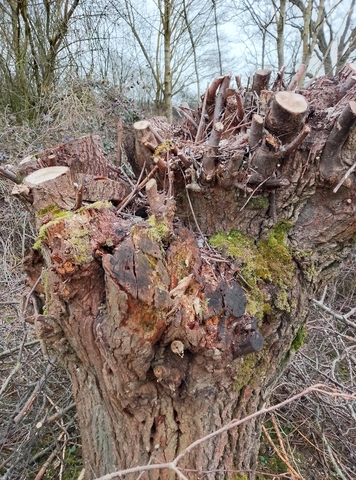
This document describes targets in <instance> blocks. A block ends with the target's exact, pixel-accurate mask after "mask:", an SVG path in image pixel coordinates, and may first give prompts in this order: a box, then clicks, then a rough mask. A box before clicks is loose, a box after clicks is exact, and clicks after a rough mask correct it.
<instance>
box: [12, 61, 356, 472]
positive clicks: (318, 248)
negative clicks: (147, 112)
mask: <svg viewBox="0 0 356 480" xmlns="http://www.w3.org/2000/svg"><path fill="white" fill-rule="evenodd" d="M347 72H349V76H352V75H353V70H352V69H349V70H347V69H346V70H345V69H344V70H343V71H342V81H343V85H346V83H347V81H348V74H347ZM264 73H266V72H264ZM266 78H267V77H265V79H266ZM229 82H230V75H226V76H224V77H220V78H219V79H217V80H216V81H214V82H212V85H211V87H210V88H209V89H208V91H207V92H206V94H205V96H206V111H205V109H203V111H201V110H200V111H199V110H197V111H196V112H193V113H194V114H192V115H193V117H194V119H197V122H196V123H197V125H200V126H201V128H199V129H198V130H199V141H196V139H195V138H194V134H197V131H196V129H193V130H192V124H191V122H189V120H188V119H187V120H185V123H184V124H181V125H168V123H167V122H166V121H165V119H164V118H163V117H159V118H156V119H153V120H152V121H146V120H145V121H140V122H137V123H136V124H135V125H134V127H133V134H132V137H131V138H128V139H126V140H125V145H126V147H127V154H128V160H129V161H130V163H131V164H132V167H133V169H134V171H135V172H136V174H137V175H139V174H141V175H146V174H147V175H149V179H148V178H147V177H146V179H140V182H141V183H142V185H143V184H145V185H146V194H147V209H148V210H149V211H150V213H151V216H150V217H149V219H148V220H144V219H142V218H140V217H138V216H136V217H135V216H134V215H130V214H129V213H127V214H126V215H125V216H123V215H122V214H121V213H120V212H121V208H119V210H116V208H115V205H122V204H126V202H127V201H132V199H131V197H130V196H129V195H130V194H129V191H128V187H127V185H126V184H125V182H124V181H122V180H120V179H119V180H117V179H116V180H114V179H111V178H108V172H109V171H110V168H109V167H108V165H107V163H106V159H105V156H104V155H103V154H102V152H101V149H100V144H99V141H98V139H95V138H92V137H83V138H82V139H78V140H75V141H73V142H71V143H70V144H65V145H62V146H59V147H58V148H56V149H52V150H51V151H47V152H43V153H42V154H41V156H40V158H37V157H29V158H27V159H25V160H24V161H23V162H22V163H21V164H20V167H19V170H20V172H22V174H23V176H25V179H24V182H23V184H21V185H16V186H15V188H14V194H16V195H18V196H20V197H21V196H22V198H26V199H27V200H28V199H31V203H32V208H33V209H34V210H35V212H36V223H37V227H38V229H39V236H38V239H37V242H36V244H35V246H34V248H35V249H34V250H32V253H31V254H30V255H29V257H28V258H27V259H26V262H25V269H26V271H27V272H28V275H29V283H30V284H31V285H33V284H34V280H33V279H35V278H38V272H39V271H40V270H41V269H42V281H41V282H40V284H39V285H38V287H37V293H38V295H39V297H40V299H41V301H42V302H43V309H42V310H43V311H41V312H40V314H41V322H42V321H43V322H44V323H46V316H48V323H49V324H50V323H51V322H52V323H53V321H54V320H53V319H55V322H56V324H57V325H58V328H57V329H56V333H55V334H53V335H48V336H47V337H46V338H45V341H46V343H47V345H48V348H49V349H52V350H54V351H56V352H57V355H58V356H59V357H60V358H61V359H62V361H63V362H64V363H65V365H66V366H67V368H68V370H69V372H70V375H71V378H72V381H73V390H74V395H75V399H76V403H77V410H78V418H79V423H80V428H81V433H82V442H83V452H84V453H83V454H84V462H85V471H86V478H87V479H91V478H95V477H97V476H100V475H103V474H105V473H109V472H112V471H115V470H118V469H124V468H129V467H132V466H136V465H143V464H146V463H148V462H149V461H152V460H154V461H155V462H160V463H164V462H169V461H172V460H173V459H174V458H175V457H176V455H177V454H178V453H179V452H181V451H182V450H183V449H184V448H186V447H187V446H188V445H189V444H190V443H192V442H193V441H194V440H196V439H197V438H199V437H201V436H203V435H206V434H207V433H210V432H211V431H213V430H216V429H217V428H219V427H221V426H222V425H224V424H227V423H228V422H230V421H231V420H232V419H233V418H241V417H243V416H245V415H247V414H249V413H252V412H254V411H256V410H257V409H258V408H260V407H261V406H262V405H263V404H264V403H265V402H268V399H269V396H270V391H271V389H272V388H273V384H274V382H275V381H276V380H277V379H278V376H279V375H280V373H281V372H282V371H283V368H284V366H285V365H286V364H287V362H288V361H289V359H290V358H291V356H292V355H293V340H294V338H295V337H296V335H297V333H298V331H299V329H300V327H301V325H302V324H303V322H304V321H305V318H306V312H307V308H308V302H309V300H310V298H311V297H312V296H313V295H314V294H315V292H316V291H317V290H318V289H319V288H320V287H321V286H322V285H323V284H324V283H325V282H327V281H328V280H329V278H330V277H331V275H332V274H333V272H335V270H336V269H337V263H338V262H340V261H341V260H342V259H344V258H346V257H347V255H348V254H349V252H350V246H351V243H352V238H353V236H354V233H355V231H356V222H355V216H356V209H355V206H354V205H355V201H356V194H355V174H354V172H353V171H352V170H351V171H350V172H348V175H346V176H345V174H346V172H347V171H348V170H349V169H350V163H351V164H353V163H354V161H353V162H352V158H353V157H352V155H351V153H350V152H351V151H352V148H353V145H354V143H355V142H356V140H355V133H354V130H353V126H354V117H355V102H354V101H353V100H352V99H350V98H349V96H350V92H351V91H352V89H353V88H354V87H353V83H352V82H349V85H350V89H351V90H350V91H348V92H347V93H345V95H343V96H342V98H341V97H340V91H339V85H338V84H337V82H333V81H330V80H328V79H326V78H325V77H324V78H322V79H318V80H317V81H316V83H315V84H313V85H311V86H310V87H309V88H307V89H303V90H297V91H296V92H291V91H288V90H279V91H278V92H275V91H270V92H267V93H268V97H269V98H270V100H269V102H266V103H265V104H264V106H263V108H264V109H266V110H265V112H263V111H260V110H259V106H260V103H259V102H263V98H265V93H264V94H263V95H262V94H261V98H260V99H258V98H256V99H254V100H253V102H255V104H253V105H252V106H253V108H250V107H249V108H245V111H244V112H243V114H241V108H243V107H242V105H243V103H245V105H246V102H242V101H241V102H239V103H238V102H235V103H234V102H232V101H231V98H232V97H233V98H234V95H235V93H234V91H232V90H231V89H229V88H228V87H229ZM263 85H264V86H263V88H265V87H266V86H267V83H264V84H263ZM325 85H326V86H327V87H325ZM322 86H323V88H324V89H325V88H328V89H329V97H327V96H325V95H324V96H323V95H319V92H320V90H319V89H320V88H321V87H322ZM279 88H281V86H279ZM264 92H266V91H265V90H264ZM240 94H241V95H242V90H241V89H240V92H239V95H240ZM248 94H249V92H246V95H248ZM266 98H267V97H266ZM229 99H230V100H229ZM331 107H332V109H333V111H332V112H331V115H330V108H331ZM256 112H258V113H256ZM200 114H201V115H204V117H203V118H200V116H199V115H200ZM206 114H207V115H206ZM333 115H334V117H333ZM206 116H209V121H208V120H207V118H206ZM193 117H192V118H193ZM326 120H327V121H326ZM202 129H204V130H205V131H202ZM187 132H189V133H187ZM203 138H205V139H206V140H205V141H203V140H202V139H203ZM130 152H131V153H130ZM49 165H51V166H49ZM43 167H44V168H43ZM153 169H154V172H155V174H154V175H155V176H154V178H152V174H150V172H151V171H152V170H153ZM330 172H331V173H330ZM48 175H49V176H48ZM331 177H332V180H331ZM343 177H345V178H343ZM75 184H78V185H80V186H81V187H82V188H83V196H82V204H83V206H82V207H81V208H79V209H77V208H75V207H74V205H75V203H76V200H77V198H78V197H77V194H76V192H77V190H76V188H77V187H75ZM336 184H339V186H338V188H337V189H334V192H333V190H332V189H333V187H335V185H336ZM101 196H102V197H103V198H102V199H104V200H109V201H110V202H112V203H109V202H101V201H98V200H100V197H101ZM127 198H128V199H129V200H127ZM93 202H96V203H93ZM113 205H114V206H113ZM194 231H198V233H194ZM206 236H209V237H211V238H210V244H208V245H207V242H206ZM260 432H261V419H255V420H253V421H251V422H249V423H247V424H242V425H241V426H240V427H239V428H237V429H236V430H233V431H230V432H229V433H228V434H227V433H226V434H224V435H222V436H220V437H216V438H214V439H211V440H210V441H208V442H206V443H205V444H201V445H199V446H198V447H197V448H196V449H193V450H192V451H191V452H190V453H189V454H188V455H186V456H184V457H183V458H182V459H181V461H180V462H179V467H182V468H190V469H194V468H196V469H202V470H211V471H219V473H214V474H211V475H212V476H211V478H218V479H219V478H221V479H223V478H226V473H224V472H225V470H229V469H232V468H235V469H238V470H254V469H255V467H256V462H257V452H258V444H259V436H260ZM189 475H190V476H189V478H200V474H199V472H197V473H196V474H195V473H192V472H191V473H190V474H189ZM128 478H135V477H134V476H133V475H132V476H128ZM143 478H147V479H148V478H150V479H173V478H175V473H174V472H171V471H165V470H161V471H150V473H149V475H148V474H145V475H144V476H143ZM249 478H251V479H253V478H254V475H253V473H249Z"/></svg>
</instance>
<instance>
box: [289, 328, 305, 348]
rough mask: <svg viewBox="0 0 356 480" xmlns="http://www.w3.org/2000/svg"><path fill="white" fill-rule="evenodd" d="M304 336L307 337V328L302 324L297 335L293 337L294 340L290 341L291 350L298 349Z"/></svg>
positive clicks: (302, 342) (303, 340)
mask: <svg viewBox="0 0 356 480" xmlns="http://www.w3.org/2000/svg"><path fill="white" fill-rule="evenodd" d="M306 337H307V329H306V328H305V326H304V325H302V326H301V327H300V328H299V330H298V332H297V335H296V336H295V337H294V340H293V342H292V345H291V347H290V349H291V350H292V351H293V352H297V351H298V350H299V349H300V347H301V346H302V345H303V344H304V342H305V339H306Z"/></svg>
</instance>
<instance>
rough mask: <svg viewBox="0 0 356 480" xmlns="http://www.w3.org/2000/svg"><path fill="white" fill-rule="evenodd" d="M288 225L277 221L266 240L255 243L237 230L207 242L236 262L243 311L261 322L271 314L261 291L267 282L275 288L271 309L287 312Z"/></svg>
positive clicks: (289, 278) (291, 270)
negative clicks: (243, 295) (243, 296)
mask: <svg viewBox="0 0 356 480" xmlns="http://www.w3.org/2000/svg"><path fill="white" fill-rule="evenodd" d="M290 228H291V224H289V223H286V222H281V223H279V224H277V225H275V227H274V228H273V229H272V230H271V231H270V232H269V236H268V238H266V239H264V240H261V241H259V242H258V243H256V242H255V241H254V240H253V239H252V238H250V237H248V236H246V235H245V234H243V233H242V232H240V231H238V230H231V231H230V233H229V234H225V233H218V234H217V235H215V236H213V237H212V238H211V239H210V243H211V245H212V246H214V247H216V248H218V249H219V250H222V251H224V252H225V253H226V254H228V255H231V256H232V257H234V258H235V259H236V260H237V264H238V266H239V267H240V273H238V277H239V280H241V281H242V282H243V283H244V286H245V287H247V290H248V291H247V294H246V298H247V311H248V313H250V314H251V315H254V316H256V317H257V318H259V319H262V317H263V315H264V314H265V313H272V306H271V299H270V296H269V294H268V292H267V289H266V288H264V286H266V285H267V284H269V283H272V284H273V285H275V286H276V287H278V292H277V293H276V299H275V301H274V305H273V307H274V308H276V309H278V310H282V311H290V303H289V300H288V294H287V292H288V287H290V286H291V285H293V274H294V262H293V257H292V255H291V253H290V251H289V249H288V247H287V246H286V245H285V239H286V236H287V233H288V231H289V229H290Z"/></svg>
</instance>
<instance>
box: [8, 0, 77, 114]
mask: <svg viewBox="0 0 356 480" xmlns="http://www.w3.org/2000/svg"><path fill="white" fill-rule="evenodd" d="M78 5H79V0H73V1H72V2H70V1H65V2H62V1H55V2H48V1H45V0H43V1H42V2H40V3H38V2H33V1H30V2H28V1H26V0H23V1H14V0H6V1H5V2H2V3H1V4H0V14H1V16H2V22H1V23H0V43H1V44H2V49H1V56H0V69H1V70H0V71H1V76H2V81H3V88H4V89H5V91H7V95H8V99H9V103H10V105H11V107H12V108H13V109H14V110H25V111H26V110H27V111H29V108H30V106H31V105H32V106H33V104H34V102H35V99H38V98H40V96H41V95H43V94H44V93H45V92H46V91H48V90H49V88H51V87H52V86H53V84H54V81H55V79H56V78H57V75H58V68H57V67H58V65H57V62H58V58H59V56H60V54H61V50H62V48H63V45H64V42H65V39H66V37H67V34H68V31H69V28H70V23H71V21H72V19H73V15H74V12H75V11H76V9H77V7H78Z"/></svg>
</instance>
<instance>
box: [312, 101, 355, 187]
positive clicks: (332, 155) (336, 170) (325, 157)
mask: <svg viewBox="0 0 356 480" xmlns="http://www.w3.org/2000/svg"><path fill="white" fill-rule="evenodd" d="M355 119H356V102H354V101H351V102H349V103H348V104H347V105H346V106H345V108H344V110H343V111H342V113H341V115H340V116H339V118H338V119H337V120H336V122H335V123H334V127H333V129H332V130H331V132H330V134H329V137H328V139H327V141H326V144H325V147H324V150H323V153H322V155H321V162H320V174H321V177H322V178H323V179H324V180H326V181H327V182H330V183H331V184H336V183H337V182H338V181H339V179H340V178H339V176H340V173H341V172H342V170H343V169H344V165H343V163H342V162H341V160H340V152H341V149H342V147H343V145H344V143H345V141H346V139H347V137H348V135H349V133H350V130H351V129H352V127H353V126H354V124H355Z"/></svg>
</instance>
